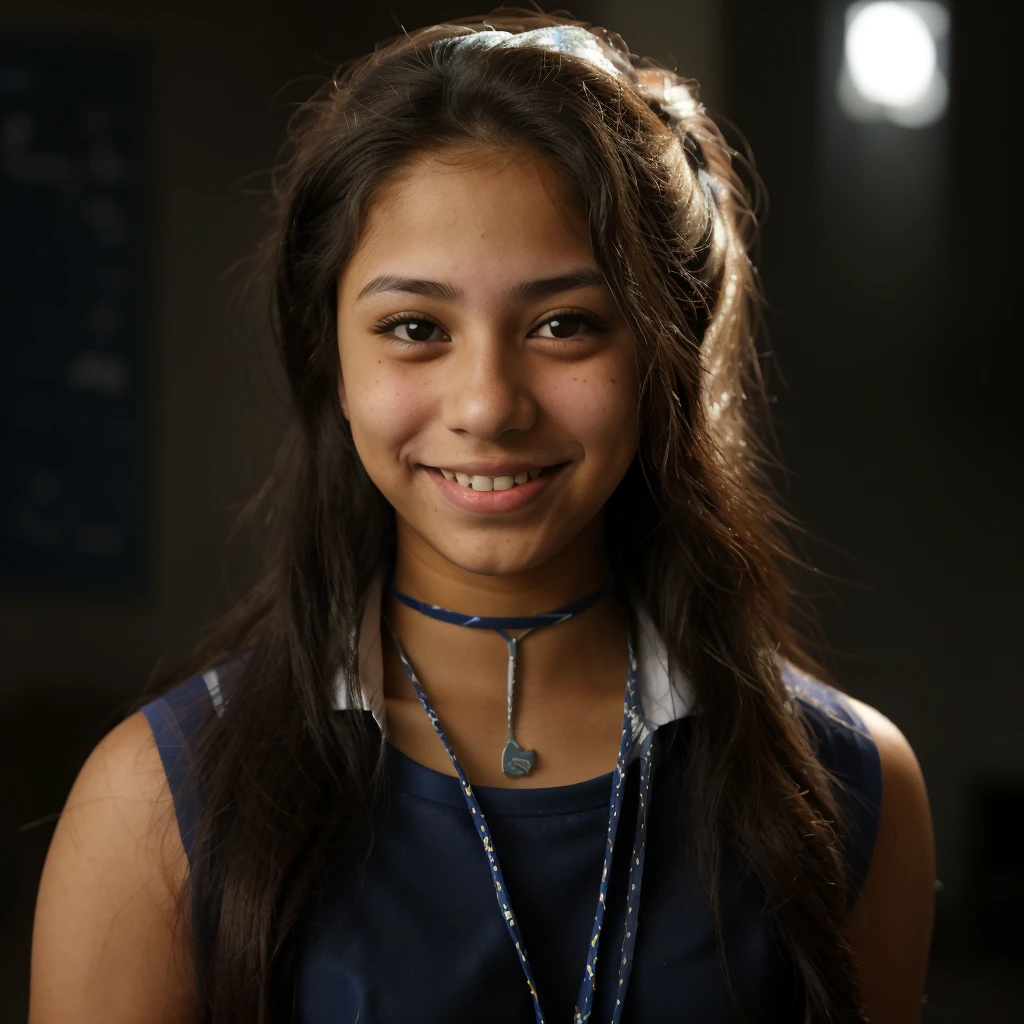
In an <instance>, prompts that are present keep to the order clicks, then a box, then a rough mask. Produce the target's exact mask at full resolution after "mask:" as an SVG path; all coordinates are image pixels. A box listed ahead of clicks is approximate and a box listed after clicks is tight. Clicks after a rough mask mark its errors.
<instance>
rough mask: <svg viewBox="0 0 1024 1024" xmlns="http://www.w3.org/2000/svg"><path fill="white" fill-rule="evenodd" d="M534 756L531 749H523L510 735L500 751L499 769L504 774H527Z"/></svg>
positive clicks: (531, 767)
mask: <svg viewBox="0 0 1024 1024" xmlns="http://www.w3.org/2000/svg"><path fill="white" fill-rule="evenodd" d="M534 756H535V755H534V752H533V751H532V750H523V748H522V747H521V746H519V744H518V743H516V741H515V740H514V739H512V737H511V736H510V737H509V740H508V743H506V744H505V749H504V750H503V751H502V752H501V770H502V771H503V772H504V773H505V774H506V775H512V776H514V777H518V776H521V775H529V774H530V772H531V770H532V769H533V759H534Z"/></svg>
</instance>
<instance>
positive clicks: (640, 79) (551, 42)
mask: <svg viewBox="0 0 1024 1024" xmlns="http://www.w3.org/2000/svg"><path fill="white" fill-rule="evenodd" d="M457 38H458V45H459V46H475V47H480V48H481V49H486V48H489V47H513V46H516V47H520V46H533V47H538V48H539V49H542V50H553V51H557V52H558V53H568V54H570V55H571V56H573V57H579V58H581V59H582V60H586V61H589V62H590V63H591V64H594V65H596V66H597V67H599V68H601V69H602V70H603V71H606V72H607V73H608V74H610V75H611V76H612V77H613V78H619V79H623V80H625V81H626V82H628V83H629V85H631V86H632V87H633V88H634V89H636V90H637V92H639V93H640V94H641V95H642V96H643V97H644V98H645V99H647V100H651V99H653V100H656V101H657V103H658V104H659V106H660V107H661V108H662V110H664V111H665V113H666V114H668V116H669V117H670V118H672V120H673V121H680V120H682V119H683V118H685V117H688V116H692V115H693V114H697V113H702V112H703V107H702V106H701V105H700V104H699V103H697V101H696V100H695V99H694V98H693V94H692V93H691V92H690V90H689V89H687V88H686V86H685V85H679V84H676V83H673V82H672V80H671V78H670V77H669V75H668V74H666V73H665V72H664V71H660V70H658V69H657V68H642V69H637V68H634V67H633V65H632V64H631V63H630V62H629V60H628V59H627V58H625V57H624V56H623V55H622V54H621V53H620V52H619V51H618V50H616V49H615V48H614V47H612V46H610V45H609V44H608V43H606V42H605V41H604V40H603V39H601V38H600V37H599V36H596V35H594V33H593V32H590V31H588V30H587V29H585V28H581V27H580V26H579V25H549V26H546V27H544V28H535V29H533V30H532V31H530V32H503V31H498V30H496V29H488V30H487V31H483V32H469V33H467V34H465V35H460V36H458V37H457Z"/></svg>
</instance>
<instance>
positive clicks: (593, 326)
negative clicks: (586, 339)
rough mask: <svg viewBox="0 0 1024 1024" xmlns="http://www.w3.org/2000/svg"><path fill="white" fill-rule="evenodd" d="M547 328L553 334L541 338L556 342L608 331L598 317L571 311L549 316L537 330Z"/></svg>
mask: <svg viewBox="0 0 1024 1024" xmlns="http://www.w3.org/2000/svg"><path fill="white" fill-rule="evenodd" d="M545 327H547V328H549V329H550V331H551V333H550V334H543V335H541V337H543V338H554V339H555V340H556V341H568V340H569V339H570V338H575V337H576V336H577V335H581V334H582V335H586V334H593V333H595V332H600V331H602V330H606V329H607V328H606V327H605V326H604V324H603V323H602V322H601V321H600V320H598V319H597V318H596V317H592V316H586V315H584V314H583V313H573V312H571V311H570V310H566V312H564V313H556V314H555V315H554V316H549V317H548V318H547V320H545V321H544V323H542V324H541V325H540V326H539V327H538V328H537V330H541V329H543V328H545Z"/></svg>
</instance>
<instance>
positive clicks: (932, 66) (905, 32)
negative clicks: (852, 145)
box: [839, 0, 949, 128]
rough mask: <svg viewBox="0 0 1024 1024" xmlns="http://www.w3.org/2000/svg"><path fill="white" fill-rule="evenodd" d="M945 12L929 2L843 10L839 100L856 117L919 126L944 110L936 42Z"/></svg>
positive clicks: (945, 26)
mask: <svg viewBox="0 0 1024 1024" xmlns="http://www.w3.org/2000/svg"><path fill="white" fill-rule="evenodd" d="M948 33H949V12H948V11H947V10H946V8H945V7H943V6H942V5H941V4H939V3H934V2H930V0H927V2H925V0H910V2H903V3H895V2H882V3H875V2H872V3H856V4H851V5H850V6H849V7H848V8H847V9H846V39H845V45H844V47H843V54H844V61H843V68H842V71H841V72H840V76H839V102H840V105H841V106H842V108H843V110H844V111H845V112H846V113H847V114H848V115H849V116H850V117H852V118H854V119H855V120H858V121H881V120H887V121H892V122H894V123H895V124H900V125H903V126H905V127H908V128H909V127H922V126H924V125H927V124H932V123H933V122H935V121H937V120H938V119H939V118H940V117H942V114H943V113H944V111H945V109H946V101H947V98H948V91H949V90H948V87H947V85H946V76H945V73H944V70H943V68H942V66H941V64H942V62H941V61H940V52H939V47H940V44H941V43H943V42H945V39H946V36H947V35H948Z"/></svg>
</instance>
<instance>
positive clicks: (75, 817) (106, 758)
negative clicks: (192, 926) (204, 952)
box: [29, 711, 196, 1024]
mask: <svg viewBox="0 0 1024 1024" xmlns="http://www.w3.org/2000/svg"><path fill="white" fill-rule="evenodd" d="M186 876H187V860H186V857H185V851H184V848H183V846H182V843H181V838H180V836H179V834H178V829H177V822H176V819H175V816H174V806H173V801H172V799H171V794H170V791H169V788H168V785H167V778H166V775H165V773H164V768H163V764H162V761H161V759H160V753H159V750H158V749H157V745H156V742H155V740H154V738H153V733H152V730H151V729H150V726H149V722H148V720H147V719H146V717H145V715H143V714H142V712H141V711H140V712H136V713H135V714H133V715H131V716H130V717H128V718H127V719H125V720H124V721H123V722H121V723H120V724H119V725H117V726H116V727H115V728H114V729H112V730H111V731H110V732H109V733H108V734H107V735H106V736H105V737H104V738H103V739H102V740H101V741H100V742H99V743H98V744H97V745H96V747H95V748H94V749H93V750H92V752H91V753H90V755H89V757H88V758H87V759H86V761H85V763H84V764H83V765H82V768H81V769H80V771H79V773H78V776H77V778H76V779H75V782H74V784H73V786H72V787H71V791H70V793H69V794H68V797H67V800H66V801H65V804H64V808H63V810H62V812H61V815H60V818H59V820H58V822H57V826H56V828H55V830H54V834H53V838H52V840H51V842H50V848H49V851H48V853H47V857H46V864H45V866H44V868H43V874H42V879H41V881H40V885H39V893H38V896H37V900H36V913H35V924H34V928H33V935H32V968H31V986H30V1009H29V1022H30V1024H50V1022H57V1021H60V1022H61V1024H87V1022H88V1024H92V1022H96V1021H101V1020H102V1021H104V1024H121V1022H124V1024H127V1022H129V1021H131V1022H132V1024H186V1022H189V1021H192V1020H195V1019H196V1017H195V1013H194V1009H193V1006H192V993H193V987H192V984H191V965H190V962H189V960H188V954H187V948H186V944H185V929H184V927H183V925H182V922H180V921H179V920H178V916H177V897H178V894H179V892H180V890H181V887H182V885H183V883H184V881H185V878H186Z"/></svg>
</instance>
